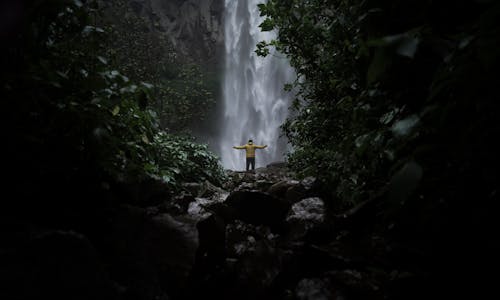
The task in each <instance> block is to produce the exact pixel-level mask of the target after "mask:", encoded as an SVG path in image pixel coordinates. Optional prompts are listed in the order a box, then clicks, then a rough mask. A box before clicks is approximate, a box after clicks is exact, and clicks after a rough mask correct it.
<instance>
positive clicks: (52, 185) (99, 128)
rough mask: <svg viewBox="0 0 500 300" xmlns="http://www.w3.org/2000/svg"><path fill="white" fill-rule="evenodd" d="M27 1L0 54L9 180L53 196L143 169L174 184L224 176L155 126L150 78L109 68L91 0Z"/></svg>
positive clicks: (195, 149) (208, 158) (206, 157)
mask: <svg viewBox="0 0 500 300" xmlns="http://www.w3.org/2000/svg"><path fill="white" fill-rule="evenodd" d="M33 5H34V6H33V7H32V8H33V9H32V10H27V11H29V12H30V14H29V15H26V16H24V17H25V19H23V20H22V21H21V22H20V23H19V26H22V30H20V31H18V32H13V33H12V36H7V37H5V41H6V42H9V43H8V44H7V43H6V44H4V45H8V46H7V47H5V48H2V53H1V57H2V66H3V72H2V77H1V79H2V96H3V100H4V102H3V109H4V110H5V111H6V112H7V113H6V114H4V116H3V118H2V138H3V140H4V141H8V143H6V144H5V146H4V150H5V152H6V153H5V155H4V164H3V165H4V166H5V168H4V172H5V173H6V174H10V176H9V179H8V180H9V182H10V183H12V184H13V185H14V186H18V185H21V184H22V185H23V186H29V187H30V188H22V187H21V186H19V187H18V190H19V191H22V193H26V194H27V195H36V194H37V193H39V192H40V191H42V190H44V191H48V192H49V193H52V195H53V196H55V195H56V193H63V190H65V189H72V188H73V189H74V188H75V186H80V185H84V184H93V185H101V184H102V187H105V186H107V183H106V182H109V181H126V182H130V181H138V180H142V179H145V178H148V177H155V178H158V177H159V178H163V179H165V180H166V181H168V182H172V183H171V186H172V188H175V187H176V186H178V185H179V184H180V183H181V182H182V180H194V181H202V180H205V179H209V180H211V179H213V180H214V181H217V180H220V173H218V171H219V170H220V167H219V166H218V163H217V160H216V158H215V157H214V156H213V155H212V154H210V153H208V151H206V147H205V146H202V145H196V144H194V143H193V142H192V141H188V139H186V138H175V137H173V136H168V135H165V134H164V133H162V132H161V130H160V128H159V124H158V120H157V114H156V113H155V112H154V111H153V110H152V109H150V108H148V107H147V105H145V102H146V100H147V99H151V98H152V97H153V91H152V89H153V86H152V85H150V84H147V83H144V82H141V83H138V84H135V83H134V82H132V81H131V80H130V79H129V78H128V77H127V76H125V75H124V74H123V73H122V72H120V71H118V70H116V69H113V68H112V66H111V65H110V63H109V61H110V60H109V59H108V58H107V57H106V56H105V53H104V52H105V47H103V45H102V41H103V40H105V38H106V31H105V29H103V28H100V27H97V26H94V25H95V24H93V23H92V19H93V18H90V16H92V15H93V14H94V13H95V12H96V9H97V5H96V4H95V3H94V2H87V3H86V4H83V3H82V2H80V1H58V2H53V1H45V2H43V1H42V2H37V3H36V4H33ZM2 38H3V37H2ZM179 155H181V156H182V157H181V158H180V159H179V160H177V158H179V157H178V156H179ZM196 167H202V168H204V170H203V171H201V170H200V171H199V172H197V171H196V170H195V169H194V168H196ZM174 169H175V170H178V172H177V173H176V174H175V175H172V176H170V174H171V173H170V172H171V171H172V170H174ZM26 176H28V178H26V179H25V180H22V181H20V180H19V178H23V177H26ZM171 179H175V181H173V180H171Z"/></svg>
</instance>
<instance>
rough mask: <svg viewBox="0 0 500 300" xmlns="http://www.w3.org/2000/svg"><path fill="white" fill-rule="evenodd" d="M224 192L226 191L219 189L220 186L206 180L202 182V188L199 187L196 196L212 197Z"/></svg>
mask: <svg viewBox="0 0 500 300" xmlns="http://www.w3.org/2000/svg"><path fill="white" fill-rule="evenodd" d="M224 193H227V192H226V191H224V190H223V189H221V188H220V187H218V186H215V185H214V184H212V183H211V182H210V181H207V180H206V181H205V182H203V184H202V189H201V191H200V193H199V195H198V197H202V198H214V197H218V196H220V195H222V194H224Z"/></svg>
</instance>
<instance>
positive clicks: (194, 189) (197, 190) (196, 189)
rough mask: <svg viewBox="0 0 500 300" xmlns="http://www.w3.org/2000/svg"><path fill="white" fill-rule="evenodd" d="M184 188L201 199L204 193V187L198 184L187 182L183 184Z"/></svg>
mask: <svg viewBox="0 0 500 300" xmlns="http://www.w3.org/2000/svg"><path fill="white" fill-rule="evenodd" d="M182 188H183V189H184V190H185V191H186V192H188V193H190V194H191V195H192V196H194V197H199V195H200V194H201V192H202V191H203V185H202V184H201V183H198V182H185V183H183V184H182Z"/></svg>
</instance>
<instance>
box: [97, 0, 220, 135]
mask: <svg viewBox="0 0 500 300" xmlns="http://www.w3.org/2000/svg"><path fill="white" fill-rule="evenodd" d="M132 4H133V3H130V1H123V0H113V1H105V2H103V3H102V5H101V6H102V8H101V9H100V14H99V15H98V16H97V19H96V20H97V22H98V23H99V24H102V26H103V27H104V28H106V30H107V31H108V32H109V34H108V36H107V39H106V43H105V45H104V50H105V51H106V53H107V56H108V57H110V58H111V61H110V64H111V65H112V66H113V67H114V68H116V69H118V70H120V71H121V72H123V73H125V74H127V75H128V76H130V78H131V79H132V80H133V81H135V82H147V83H151V84H153V89H152V95H153V98H154V103H149V104H150V106H151V107H153V108H154V110H155V111H157V112H158V117H159V119H160V125H161V127H162V128H163V129H165V130H167V131H171V132H182V131H189V129H190V128H191V127H192V125H193V124H194V123H195V122H199V121H200V120H203V119H204V118H205V117H206V115H207V114H208V113H209V112H210V111H211V109H213V108H214V105H215V98H214V96H213V94H214V92H215V91H216V90H217V87H216V86H214V85H213V84H212V83H211V81H210V75H209V74H208V73H207V72H206V71H204V70H202V68H201V67H200V66H199V65H197V64H196V63H193V62H190V61H189V60H187V59H186V58H183V57H182V56H181V55H179V54H178V53H177V52H176V49H175V47H174V46H173V45H172V44H171V42H170V41H169V40H168V36H167V34H166V33H164V32H162V31H161V28H160V25H159V24H158V22H157V20H155V19H154V18H153V16H149V17H148V16H147V15H146V16H143V15H141V14H140V13H138V12H137V11H135V10H134V8H133V6H132ZM151 18H153V19H151Z"/></svg>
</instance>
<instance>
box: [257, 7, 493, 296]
mask: <svg viewBox="0 0 500 300" xmlns="http://www.w3.org/2000/svg"><path fill="white" fill-rule="evenodd" d="M260 11H261V14H262V15H263V16H265V17H266V19H265V21H264V22H263V23H262V24H261V28H262V29H263V30H272V29H277V30H278V31H279V35H278V37H277V39H276V40H274V41H263V42H261V43H260V44H259V45H258V49H257V53H259V54H261V55H264V56H265V55H267V54H268V53H269V50H268V49H267V47H270V46H275V47H276V48H277V49H278V50H279V51H281V52H283V53H285V54H286V55H287V56H288V57H289V58H290V60H291V63H292V65H293V67H294V68H295V69H296V71H297V73H298V76H299V78H298V79H297V81H296V82H295V83H294V84H293V85H290V86H288V87H287V88H292V87H293V86H294V87H295V88H297V89H298V90H299V94H298V97H297V99H296V100H295V102H294V105H293V108H294V110H295V113H294V116H293V117H291V118H290V119H289V120H288V121H287V122H286V124H284V126H283V128H284V132H285V134H286V136H287V137H288V139H289V140H290V142H291V143H292V145H293V146H294V148H295V151H294V152H293V153H291V154H290V157H289V161H290V164H291V166H293V167H294V168H295V169H296V170H297V171H298V172H300V173H301V174H303V175H304V176H307V175H312V176H316V177H318V178H320V179H321V180H322V181H323V182H324V186H325V187H328V188H327V189H325V194H327V195H328V196H327V197H328V199H329V203H330V208H331V209H332V211H333V213H338V212H340V211H341V210H339V209H345V208H350V207H352V206H353V205H354V204H357V203H360V202H363V201H366V200H367V199H377V201H378V202H377V203H378V206H379V207H378V209H377V211H376V212H374V213H373V214H374V215H378V216H377V218H376V219H377V223H376V224H378V226H381V228H382V229H381V230H382V232H385V233H383V234H385V235H387V236H391V237H392V238H394V239H395V240H396V241H398V242H401V243H402V245H404V247H408V249H411V251H415V253H420V254H418V255H408V258H407V259H409V260H415V261H418V257H426V262H427V263H428V264H429V265H427V266H426V267H425V268H424V269H425V271H426V272H432V274H434V275H435V276H436V277H435V278H434V280H435V282H439V281H440V280H441V281H442V284H441V287H440V288H443V287H444V286H446V285H445V281H447V280H450V281H451V282H453V283H454V284H455V283H457V282H463V281H470V282H466V284H467V285H468V287H471V286H472V281H473V280H472V278H470V277H468V276H476V275H478V274H479V273H481V272H483V271H484V268H485V266H486V265H487V264H490V263H493V262H495V263H497V262H498V258H495V257H494V255H493V253H495V251H496V253H498V233H497V232H496V231H495V229H494V228H498V225H499V224H498V221H497V220H498V218H495V216H494V215H495V213H493V212H494V211H497V208H498V174H497V173H498V167H499V158H498V153H499V150H500V149H499V148H498V146H497V143H496V142H495V140H496V138H497V137H498V136H500V126H499V125H498V121H497V118H498V115H499V103H498V99H497V98H498V96H497V95H498V85H499V83H500V76H498V70H499V68H500V51H499V49H500V34H499V33H500V23H499V22H498V20H499V19H500V5H499V3H498V2H497V1H488V0H485V1H472V0H458V1H456V0H453V1H452V0H450V1H398V0H368V1H343V0H337V1H324V0H312V1H280V0H270V1H269V2H268V3H267V4H261V5H260ZM367 222H368V220H367ZM384 226H387V227H384ZM496 266H498V265H496ZM450 274H452V275H450ZM458 274H462V275H458ZM472 274H474V275H472ZM461 276H462V277H461ZM464 276H465V277H464ZM451 278H453V279H451ZM464 278H468V279H466V280H465V279H464ZM479 278H481V279H479ZM445 279H446V280H445ZM475 279H478V282H481V283H482V284H483V283H485V282H487V281H488V278H486V277H483V276H479V277H476V278H475ZM446 288H450V289H451V288H452V287H451V285H450V286H446ZM446 288H443V289H444V290H446ZM480 290H481V289H480ZM481 292H483V290H481Z"/></svg>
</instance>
